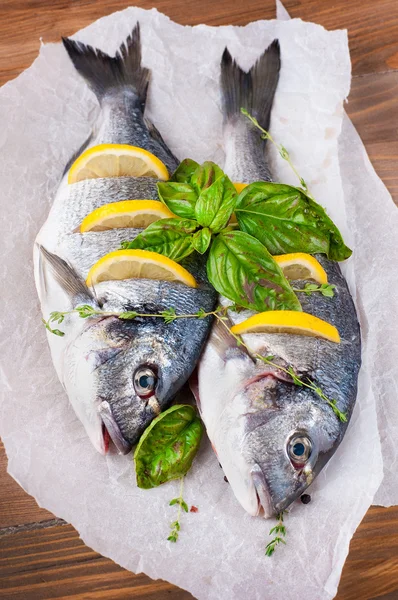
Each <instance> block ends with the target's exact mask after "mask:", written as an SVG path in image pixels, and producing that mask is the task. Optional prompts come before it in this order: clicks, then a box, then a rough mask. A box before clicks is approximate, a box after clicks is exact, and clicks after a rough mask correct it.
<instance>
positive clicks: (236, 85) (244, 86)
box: [221, 40, 281, 183]
mask: <svg viewBox="0 0 398 600" xmlns="http://www.w3.org/2000/svg"><path fill="white" fill-rule="evenodd" d="M280 67H281V58H280V47H279V41H278V40H274V41H273V42H272V44H270V46H269V47H268V48H267V49H266V50H265V51H264V52H263V54H262V55H261V56H260V58H259V59H258V60H257V61H256V62H255V64H254V65H253V66H252V68H251V69H250V71H248V72H246V71H243V69H241V68H240V67H239V65H238V64H237V63H236V61H235V60H234V59H233V58H232V56H231V54H230V52H229V50H228V48H225V50H224V53H223V56H222V59H221V92H222V110H223V115H224V138H225V139H224V141H225V151H226V164H225V171H226V172H227V173H228V174H229V175H230V177H232V178H233V179H234V180H235V181H243V182H247V183H250V182H251V181H255V180H256V179H257V180H258V179H268V180H269V179H270V178H271V177H270V173H269V170H268V167H267V165H266V162H265V158H264V141H263V140H262V139H261V134H260V132H259V131H258V130H256V129H254V126H253V125H252V124H251V123H250V121H249V120H248V119H247V117H245V116H244V115H242V113H241V108H245V109H246V110H247V111H248V112H249V113H250V114H251V115H252V116H253V117H255V118H256V119H257V120H258V122H259V124H260V125H261V126H262V127H263V128H264V129H267V130H268V128H269V125H270V119H271V110H272V104H273V101H274V96H275V91H276V88H277V85H278V80H279V71H280Z"/></svg>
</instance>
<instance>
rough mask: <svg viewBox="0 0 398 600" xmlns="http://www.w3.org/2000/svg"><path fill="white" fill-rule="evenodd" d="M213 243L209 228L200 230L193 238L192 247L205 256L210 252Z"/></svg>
mask: <svg viewBox="0 0 398 600" xmlns="http://www.w3.org/2000/svg"><path fill="white" fill-rule="evenodd" d="M210 242H211V231H210V229H209V228H208V227H205V228H204V229H199V231H197V232H196V233H194V234H193V237H192V246H193V247H194V248H195V250H196V252H199V254H204V253H205V252H206V250H208V248H209V246H210Z"/></svg>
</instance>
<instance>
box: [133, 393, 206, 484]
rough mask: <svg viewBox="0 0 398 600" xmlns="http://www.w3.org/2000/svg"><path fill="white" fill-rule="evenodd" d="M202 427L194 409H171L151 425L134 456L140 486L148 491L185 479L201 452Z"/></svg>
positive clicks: (187, 407) (179, 405)
mask: <svg viewBox="0 0 398 600" xmlns="http://www.w3.org/2000/svg"><path fill="white" fill-rule="evenodd" d="M202 434H203V425H202V422H201V420H200V419H199V417H198V416H197V413H196V410H195V408H194V407H193V406H189V405H184V404H178V405H175V406H172V407H171V408H169V409H168V410H166V411H165V412H164V413H162V414H160V415H159V416H158V417H156V419H154V420H153V421H152V423H151V424H150V425H149V427H148V428H147V429H146V430H145V432H144V433H143V434H142V436H141V439H140V441H139V443H138V446H137V448H136V450H135V453H134V462H135V471H136V478H137V485H138V487H139V488H143V489H149V488H153V487H157V486H158V485H161V484H162V483H165V482H166V481H170V480H171V479H179V478H180V477H183V475H185V474H186V473H187V472H188V471H189V469H190V468H191V465H192V461H193V459H194V458H195V455H196V453H197V451H198V449H199V445H200V440H201V438H202Z"/></svg>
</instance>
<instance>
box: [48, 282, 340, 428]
mask: <svg viewBox="0 0 398 600" xmlns="http://www.w3.org/2000/svg"><path fill="white" fill-rule="evenodd" d="M309 285H313V284H309ZM316 288H317V289H311V290H306V289H305V288H304V289H303V290H298V291H303V292H304V293H308V292H309V293H313V292H318V291H321V290H320V289H318V287H317V286H316ZM331 291H332V293H333V290H331ZM238 308H239V307H236V306H229V307H222V306H219V307H217V308H216V309H215V310H213V311H208V312H206V311H205V310H203V309H200V310H199V311H198V312H197V313H193V314H181V315H177V314H176V312H175V310H174V308H169V309H167V310H164V311H162V312H160V313H154V314H153V313H137V312H134V311H127V312H113V311H109V312H106V311H102V310H96V309H95V308H93V307H92V306H90V305H88V304H84V305H82V306H78V307H76V308H75V309H74V310H70V311H65V312H58V311H55V312H52V313H51V314H50V317H49V319H48V321H45V319H43V323H44V325H45V326H46V329H48V330H49V331H51V333H54V334H55V335H61V336H62V335H64V332H63V331H59V329H52V328H51V325H50V323H52V322H57V323H62V322H63V320H64V318H65V316H66V315H70V314H73V313H77V314H78V315H79V316H80V317H81V318H83V319H87V318H88V317H93V316H101V317H107V316H115V317H118V318H119V319H126V320H128V319H135V318H137V317H152V318H160V319H163V320H164V321H165V323H172V322H173V321H175V319H205V318H206V317H210V316H213V317H215V318H216V319H218V320H219V321H220V323H222V324H223V326H224V327H225V328H226V329H227V330H228V332H229V333H230V334H231V335H232V336H233V337H234V338H235V340H236V343H237V345H238V346H243V347H244V348H245V349H246V350H247V352H248V354H249V355H250V356H253V358H257V359H258V360H261V361H262V362H264V363H266V364H267V365H270V366H272V367H274V368H275V369H277V370H279V371H282V372H283V373H286V374H287V375H289V377H290V378H291V379H292V381H293V383H294V384H296V385H298V386H301V387H305V388H307V389H309V390H311V391H312V392H314V393H315V394H316V395H317V396H319V397H320V398H321V399H322V400H324V401H325V402H326V403H327V404H328V405H329V406H330V408H331V409H332V410H333V412H334V414H335V415H336V416H337V417H338V418H339V419H340V421H341V422H342V423H346V422H347V415H346V413H344V412H342V411H341V410H340V409H339V408H338V406H337V401H336V400H334V399H331V398H328V396H326V394H325V393H324V392H323V390H322V389H321V388H320V387H319V386H318V385H317V384H316V383H315V382H314V381H312V380H311V379H309V378H306V379H303V378H302V377H300V376H299V375H298V374H297V373H296V372H295V370H294V369H293V367H292V366H289V367H287V368H286V367H283V366H282V365H279V364H278V363H276V362H273V360H274V356H262V355H261V354H258V353H254V354H253V353H252V352H251V350H250V348H249V347H248V346H247V344H245V343H244V341H243V340H242V338H241V337H240V336H239V335H237V334H235V333H233V332H232V331H231V329H230V327H229V326H228V324H227V323H226V321H228V318H227V317H226V316H225V314H226V312H227V311H228V310H236V309H238Z"/></svg>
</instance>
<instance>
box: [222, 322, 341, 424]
mask: <svg viewBox="0 0 398 600" xmlns="http://www.w3.org/2000/svg"><path fill="white" fill-rule="evenodd" d="M214 316H215V317H216V319H218V320H219V322H220V323H222V324H223V326H224V327H225V328H226V329H227V330H228V331H229V333H230V334H231V335H232V336H233V337H234V338H235V340H236V343H237V345H238V346H243V347H244V348H245V349H246V350H247V352H248V353H249V354H250V355H251V356H253V358H257V359H258V360H261V361H262V362H264V363H265V364H267V365H270V366H271V367H274V368H275V369H278V370H279V371H282V372H283V373H286V375H289V376H290V377H291V379H292V380H293V383H294V384H295V385H298V386H300V387H305V388H307V389H309V390H311V391H312V392H314V393H315V394H316V395H317V396H319V398H321V399H322V400H324V401H325V402H326V404H328V405H329V406H330V408H331V409H332V410H333V412H334V414H335V415H336V417H338V419H339V420H340V421H341V422H342V423H346V422H347V414H346V413H344V412H342V411H341V410H340V409H339V407H338V406H337V401H336V400H334V399H333V398H328V396H326V394H325V393H324V392H323V390H322V389H321V388H320V387H319V386H318V385H316V383H315V382H314V381H312V380H311V379H309V378H307V379H306V380H304V379H303V378H302V377H300V376H299V375H298V374H297V373H296V372H295V370H294V369H293V367H292V366H291V365H290V366H289V367H287V368H285V367H282V365H279V364H278V363H276V362H274V358H275V357H274V356H271V355H269V356H262V355H261V354H258V353H257V352H255V353H254V354H252V352H251V350H250V348H249V347H248V346H247V344H245V342H244V341H243V340H242V338H241V336H239V335H237V334H236V333H234V332H233V331H231V329H230V328H229V327H228V325H227V323H226V322H225V321H226V320H228V319H227V317H223V316H220V315H219V314H218V313H217V314H215V315H214Z"/></svg>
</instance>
